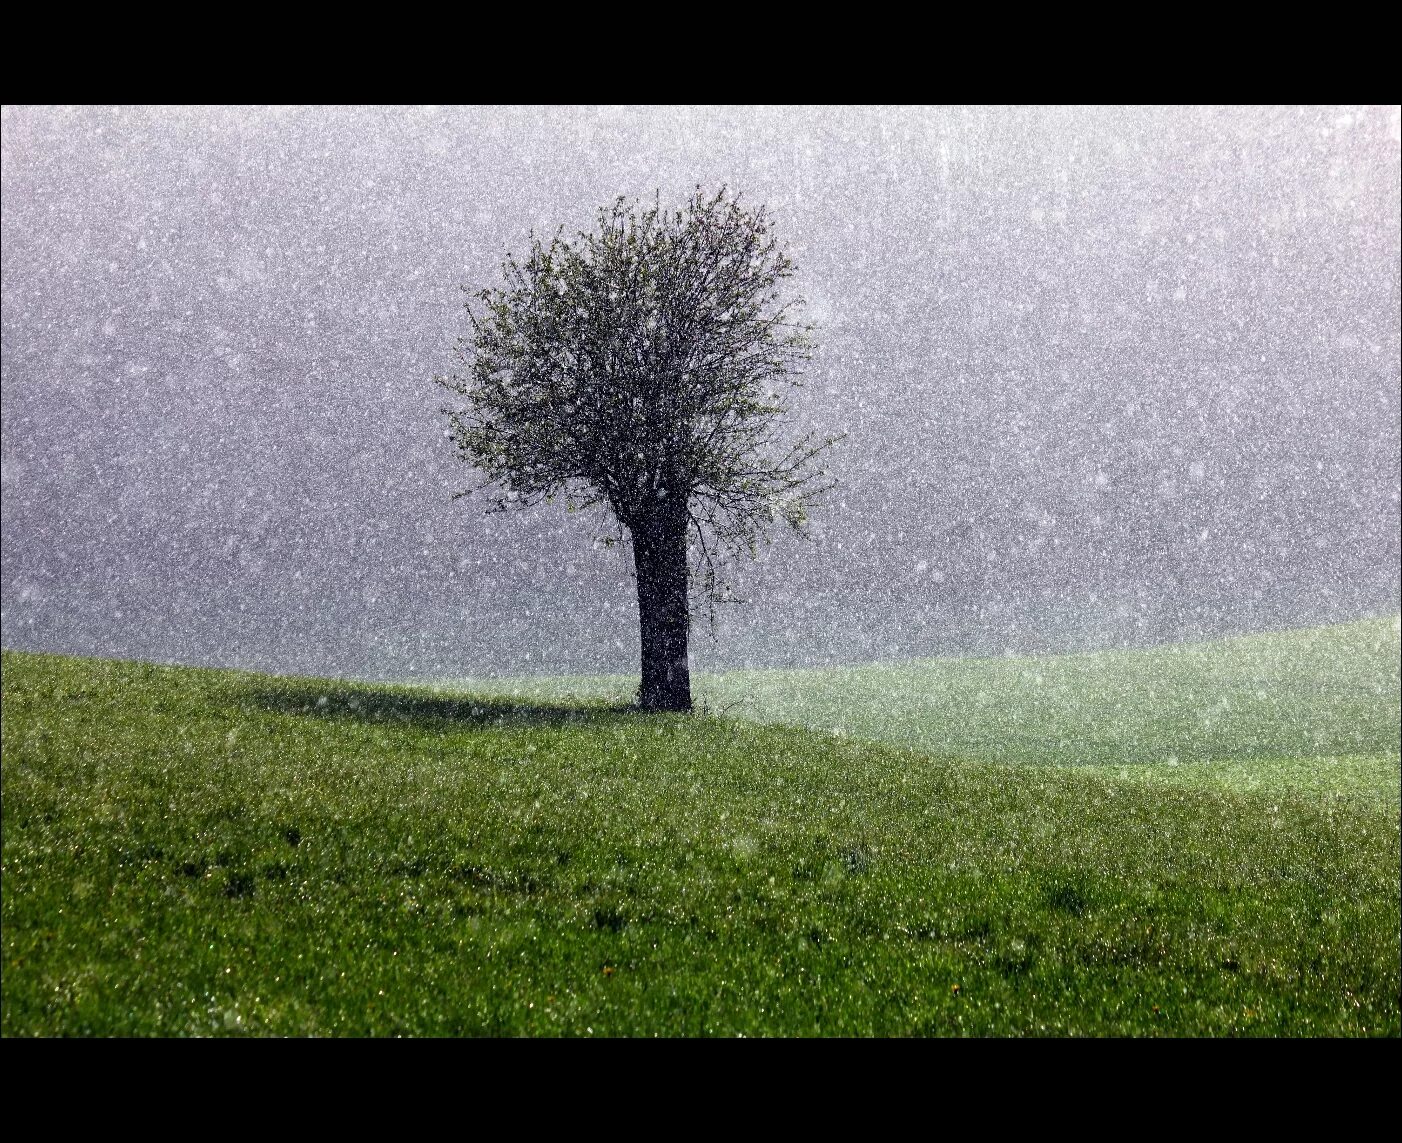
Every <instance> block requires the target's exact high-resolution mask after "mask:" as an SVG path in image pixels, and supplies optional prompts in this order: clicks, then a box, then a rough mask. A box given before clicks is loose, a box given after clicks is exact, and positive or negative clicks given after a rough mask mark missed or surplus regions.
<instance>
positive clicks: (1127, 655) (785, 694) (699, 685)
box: [441, 617, 1402, 809]
mask: <svg viewBox="0 0 1402 1143" xmlns="http://www.w3.org/2000/svg"><path fill="white" fill-rule="evenodd" d="M1398 632H1399V625H1398V619H1397V617H1389V618H1384V619H1369V620H1363V621H1360V622H1356V623H1346V624H1340V625H1338V626H1334V627H1321V628H1314V629H1309V630H1301V631H1285V632H1275V633H1271V634H1265V635H1247V636H1242V637H1238V638H1234V639H1224V640H1220V641H1217V642H1213V643H1200V644H1173V645H1170V646H1166V647H1160V648H1155V649H1152V650H1147V651H1109V652H1096V653H1093V654H1081V655H1060V656H1043V657H1036V658H1001V659H925V660H917V661H914V662H909V663H898V664H876V665H871V666H861V667H841V668H831V669H819V670H775V671H732V672H728V673H726V674H721V675H711V676H701V677H700V678H699V679H698V680H697V682H696V685H695V688H694V690H695V693H696V696H697V699H698V702H700V703H701V704H703V705H704V706H705V708H706V709H709V710H712V711H717V712H723V713H724V714H725V715H726V716H727V717H731V718H741V719H747V720H751V721H755V722H761V723H766V724H790V725H794V726H805V727H809V728H811V729H814V730H819V731H823V732H827V733H830V734H835V735H838V736H846V737H854V738H864V739H869V740H872V741H878V742H887V743H890V744H892V745H896V746H907V747H911V748H913V749H916V750H919V751H921V752H922V753H926V754H930V755H934V756H936V757H940V758H949V759H971V760H972V759H977V760H982V761H999V762H1012V763H1019V764H1024V765H1025V764H1035V765H1055V766H1088V767H1092V768H1105V769H1106V771H1107V772H1113V773H1115V774H1118V775H1120V776H1122V777H1126V778H1129V777H1133V778H1135V779H1136V780H1143V781H1149V782H1153V783H1155V784H1159V785H1162V784H1165V783H1172V784H1182V785H1191V786H1198V787H1207V788H1220V787H1226V788H1236V789H1242V790H1256V791H1262V790H1270V789H1276V790H1280V791H1282V792H1291V791H1293V792H1301V791H1305V790H1312V791H1314V792H1316V793H1319V794H1323V795H1326V796H1338V795H1343V796H1348V797H1356V798H1363V799H1365V800H1370V801H1375V802H1376V801H1381V802H1383V803H1385V804H1387V805H1390V806H1391V807H1393V808H1394V809H1396V808H1397V807H1398V804H1399V773H1402V771H1399V767H1398V738H1399V733H1402V731H1400V729H1399V701H1398V692H1399V686H1402V680H1400V679H1399V634H1398ZM636 687H637V680H636V677H634V678H628V677H623V676H593V677H580V676H573V677H570V676H565V677H560V678H528V679H504V680H503V679H483V680H469V681H466V682H462V683H455V684H444V685H443V686H442V688H441V689H443V690H445V691H450V692H451V691H453V690H459V689H467V688H470V689H472V690H475V691H477V692H479V693H487V694H498V695H507V696H514V697H516V698H518V699H530V700H553V699H559V698H562V697H574V698H594V699H603V700H609V701H624V700H626V699H628V698H631V697H632V694H633V692H634V691H635V690H636Z"/></svg>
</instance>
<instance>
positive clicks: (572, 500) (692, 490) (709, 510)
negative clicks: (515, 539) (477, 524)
mask: <svg viewBox="0 0 1402 1143" xmlns="http://www.w3.org/2000/svg"><path fill="white" fill-rule="evenodd" d="M562 235H563V228H561V229H560V230H559V231H557V232H556V234H555V236H554V237H553V238H552V239H551V240H550V241H549V242H548V243H546V242H543V241H542V240H541V239H540V238H538V237H536V236H535V234H534V233H533V234H532V235H531V238H530V250H529V254H528V256H527V257H526V258H525V259H524V260H523V261H518V260H517V259H516V258H515V257H514V256H512V255H508V256H507V258H506V260H505V262H504V263H503V264H502V273H503V277H504V279H505V283H504V285H502V286H499V287H496V288H490V289H482V290H479V291H476V292H475V293H474V294H473V295H472V297H473V299H474V300H475V302H476V303H478V304H477V305H474V301H473V300H469V302H468V303H467V305H466V306H465V308H466V310H467V314H468V319H469V321H470V324H471V330H470V334H468V335H464V336H463V337H461V338H459V339H458V346H457V352H458V357H459V360H460V362H461V363H462V365H463V366H464V367H465V368H464V372H465V376H458V375H456V374H454V375H451V376H448V377H439V378H436V379H435V380H437V381H438V383H439V384H440V385H442V386H444V387H445V388H447V389H448V390H450V391H451V392H453V393H456V394H458V395H459V396H460V397H463V398H465V399H466V407H465V408H463V407H459V408H446V409H444V410H443V412H444V413H445V414H446V415H447V416H448V418H449V424H450V436H451V438H452V439H453V441H454V442H455V444H456V446H457V450H458V454H459V456H460V458H461V459H463V460H465V461H467V462H469V463H471V464H473V465H474V466H476V467H477V468H479V469H480V470H481V471H482V472H483V473H484V474H485V477H486V480H485V482H484V483H483V484H482V485H481V486H479V488H478V489H470V490H469V492H471V491H482V490H492V491H494V494H495V495H494V503H493V506H492V509H491V510H492V511H504V510H507V509H509V508H526V507H529V506H531V505H533V504H536V503H538V502H540V501H541V500H547V501H549V500H553V499H554V498H555V497H557V496H563V497H564V499H565V502H566V505H567V507H568V508H569V509H570V510H571V511H577V510H579V509H582V508H586V507H589V506H592V505H596V504H603V505H606V506H607V508H608V509H610V510H611V511H612V513H613V516H614V518H615V520H616V521H617V524H618V534H619V535H620V536H621V535H622V532H623V529H626V530H627V532H628V533H629V535H630V537H631V539H632V545H633V560H634V567H635V570H636V574H637V585H638V619H639V628H640V634H641V643H642V684H641V687H640V689H639V703H640V705H641V706H642V707H643V708H644V709H648V710H690V709H691V676H690V671H689V668H688V659H687V640H688V635H689V631H690V621H691V609H690V595H689V590H690V588H691V587H692V586H699V587H700V589H701V590H702V592H703V594H704V595H705V597H706V599H707V600H708V602H709V603H710V604H712V605H714V603H715V602H717V601H720V600H723V599H725V598H726V596H725V584H724V581H723V579H722V577H721V576H720V574H719V570H720V567H721V564H722V562H723V561H724V559H725V558H727V557H729V556H734V555H737V554H740V553H742V552H747V553H748V554H749V555H750V556H752V557H753V555H754V554H755V549H756V543H757V541H758V540H759V539H761V538H766V539H767V534H768V528H769V525H771V524H772V523H774V522H775V521H779V520H782V521H783V522H785V523H787V524H788V525H790V526H791V527H792V528H793V529H794V530H795V531H796V532H798V533H799V534H800V535H806V532H805V527H804V526H805V523H806V521H807V511H808V508H809V506H810V505H811V504H812V503H813V502H814V500H815V498H816V497H817V495H818V494H819V493H821V492H822V491H824V490H825V489H826V487H830V485H825V484H824V483H823V482H822V479H821V478H822V476H823V473H821V472H820V471H819V470H818V468H817V467H816V466H815V465H814V464H813V463H812V462H813V460H814V458H815V457H816V456H817V455H818V453H820V452H821V451H822V450H823V449H824V448H826V447H827V446H828V445H830V444H832V443H833V441H834V440H835V439H836V438H832V437H826V438H819V437H818V436H817V434H809V435H807V436H805V437H803V438H802V439H800V440H798V441H797V442H796V443H794V444H792V445H790V446H789V447H784V445H783V444H782V443H781V440H780V436H781V428H782V415H783V413H784V412H785V408H784V405H783V402H782V400H781V397H780V393H779V392H778V388H779V387H780V386H782V385H786V384H787V385H797V384H798V383H799V373H800V369H801V367H802V365H803V364H804V363H805V362H806V361H807V360H808V359H809V357H810V355H811V351H812V342H811V338H810V334H811V332H812V330H813V327H812V326H811V325H806V324H803V323H800V322H797V321H795V320H794V319H793V316H792V315H793V311H794V309H795V308H796V307H797V306H800V305H802V302H801V301H800V300H798V299H790V300H785V299H784V298H783V297H782V296H781V289H782V285H783V283H784V282H785V281H786V280H787V279H789V278H791V277H792V276H793V274H794V270H795V267H794V263H793V262H792V260H791V259H790V258H789V257H788V256H787V254H785V252H784V251H783V250H782V249H781V247H780V245H779V243H778V240H777V239H776V238H775V237H774V236H773V235H772V233H771V220H770V217H769V215H768V214H767V213H766V211H765V209H764V208H763V207H760V208H759V209H757V210H753V211H751V210H747V209H745V208H744V207H742V206H741V204H740V200H739V196H738V195H735V196H733V197H731V196H728V195H727V192H726V190H725V188H722V189H721V190H720V191H719V193H717V194H716V195H714V196H713V197H707V196H705V195H703V193H702V192H701V190H700V189H699V188H698V189H697V191H696V193H695V194H694V195H693V196H692V197H691V199H690V200H689V201H688V202H687V204H686V206H685V209H683V210H678V211H675V212H671V213H667V212H664V211H663V210H662V209H661V206H660V194H659V196H658V199H657V201H656V202H655V203H654V205H652V206H651V207H649V208H647V209H641V208H640V207H639V206H638V205H637V204H631V205H630V204H629V202H628V201H627V200H625V199H622V198H620V199H618V200H617V201H616V202H614V204H613V205H612V206H610V207H604V208H601V209H600V211H599V214H598V226H597V228H596V229H595V231H594V232H593V233H584V232H580V233H579V234H578V235H577V236H576V238H575V239H574V240H573V241H566V240H564V239H563V238H562ZM467 494H468V493H459V494H458V495H467Z"/></svg>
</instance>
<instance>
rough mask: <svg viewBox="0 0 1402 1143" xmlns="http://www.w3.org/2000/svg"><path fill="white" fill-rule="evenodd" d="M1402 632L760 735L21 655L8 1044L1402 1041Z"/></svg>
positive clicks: (958, 694)
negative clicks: (368, 1038) (483, 1037)
mask: <svg viewBox="0 0 1402 1143" xmlns="http://www.w3.org/2000/svg"><path fill="white" fill-rule="evenodd" d="M1397 631H1398V628H1397V624H1396V622H1395V621H1394V620H1390V619H1389V620H1383V621H1376V622H1372V623H1367V624H1353V625H1348V626H1346V627H1341V628H1333V629H1326V630H1320V631H1314V632H1297V633H1286V634H1279V635H1270V636H1258V637H1252V638H1250V639H1241V640H1232V641H1228V642H1224V643H1221V644H1211V645H1204V646H1202V647H1198V648H1181V649H1163V650H1157V651H1151V652H1135V653H1122V654H1120V653H1117V654H1109V655H1094V656H1090V655H1087V656H1069V657H1064V658H1057V659H1037V660H998V661H992V662H957V661H956V662H941V661H934V662H924V663H911V664H906V665H900V666H887V667H871V668H859V669H855V670H847V671H842V672H756V673H752V674H747V675H727V676H723V677H721V678H719V679H716V680H712V681H710V682H709V683H708V684H707V685H708V688H709V690H710V696H711V703H712V706H713V707H715V708H718V707H719V706H721V705H722V704H723V703H728V702H731V701H733V700H734V699H738V698H742V697H743V698H744V699H746V700H747V701H746V702H745V703H742V704H738V705H736V706H735V707H734V708H733V709H731V710H730V711H729V714H728V716H727V717H725V718H717V717H704V716H695V717H685V716H671V715H667V716H660V715H659V716H648V715H639V714H636V713H633V712H630V711H627V710H621V709H616V708H611V707H609V706H608V705H607V704H606V703H605V702H603V701H600V700H599V699H597V698H595V699H574V700H569V699H563V698H559V697H551V696H550V692H552V691H553V692H555V693H558V692H559V691H561V690H563V689H573V688H580V687H585V688H587V687H590V686H592V687H593V688H594V690H595V693H596V694H606V693H608V691H609V684H608V683H607V682H602V683H601V682H598V681H595V682H594V683H587V682H586V683H581V682H580V681H578V680H566V681H559V682H556V683H554V684H543V683H532V684H529V685H530V686H531V687H532V688H534V689H536V690H537V691H538V692H539V693H538V694H534V695H525V694H524V693H523V694H520V695H517V696H515V697H510V696H507V697H496V698H491V697H486V696H484V695H480V694H478V695H456V694H446V693H433V692H431V691H429V690H427V689H414V688H408V687H392V686H373V685H352V684H346V683H340V682H330V681H328V682H318V681H316V680H307V679H289V678H272V677H266V676H258V675H252V674H246V673H238V672H222V671H210V670H191V669H180V668H163V667H152V666H146V665H142V664H133V663H118V662H107V661H98V660H82V659H72V658H64V657H60V656H52V655H38V654H26V653H18V652H5V653H4V655H3V660H2V661H0V683H2V684H3V784H4V796H3V826H4V837H3V968H4V975H3V992H2V997H3V1012H2V1014H0V1031H2V1032H3V1034H5V1035H11V1036H18V1035H34V1034H38V1035H55V1034H77V1035H93V1034H117V1035H150V1034H173V1035H223V1034H250V1033H251V1034H290V1035H303V1034H328V1035H394V1034H405V1035H410V1034H412V1035H442V1034H449V1035H461V1034H489V1035H514V1034H532V1035H580V1036H586V1035H596V1036H598V1035H639V1036H651V1035H736V1034H745V1035H765V1034H788V1035H809V1034H821V1035H833V1034H855V1035H871V1034H878V1035H930V1034H933V1035H1107V1034H1109V1035H1116V1034H1118V1035H1260V1034H1276V1035H1282V1034H1283V1035H1346V1036H1360V1035H1366V1036H1374V1035H1382V1036H1397V1035H1399V1032H1402V1017H1400V1015H1399V971H1400V970H1402V949H1399V888H1398V886H1399V877H1400V876H1402V861H1400V860H1399V816H1398V784H1399V764H1398V704H1399V700H1398V686H1397V682H1398V634H1397ZM497 685H498V686H500V685H501V684H497ZM525 686H526V684H520V683H518V684H515V689H517V690H523V689H524V688H525ZM980 696H982V697H980ZM736 716H743V718H744V719H749V720H752V721H744V720H742V718H737V717H736ZM770 722H774V723H804V724H806V727H805V726H796V725H766V723H770ZM812 727H817V728H820V729H811V728H812ZM835 728H836V729H837V730H838V733H834V729H835ZM867 737H870V738H872V739H883V740H884V741H880V742H878V741H866V740H865V739H866V738H867ZM1174 762H1177V763H1178V764H1177V765H1174V764H1173V763H1174Z"/></svg>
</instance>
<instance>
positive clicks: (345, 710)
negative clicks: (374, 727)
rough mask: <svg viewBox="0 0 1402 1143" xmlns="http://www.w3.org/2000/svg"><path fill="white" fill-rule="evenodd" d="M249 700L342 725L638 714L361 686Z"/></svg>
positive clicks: (623, 707) (490, 723)
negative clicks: (335, 721)
mask: <svg viewBox="0 0 1402 1143" xmlns="http://www.w3.org/2000/svg"><path fill="white" fill-rule="evenodd" d="M249 697H250V698H251V700H252V701H253V703H254V704H255V705H257V706H259V707H261V708H262V709H263V710H266V711H272V712H274V713H276V714H291V715H301V716H305V717H308V718H325V719H335V720H339V721H353V722H371V723H389V724H398V725H413V726H415V727H418V728H420V729H430V728H433V729H444V730H446V729H451V728H453V727H494V728H495V727H507V726H571V725H585V724H590V723H598V722H608V721H613V720H617V719H620V718H629V717H633V716H636V715H638V714H639V713H641V712H639V710H638V708H637V707H635V706H633V705H630V704H626V703H613V704H607V703H602V702H593V703H591V702H587V701H582V700H581V701H577V702H566V701H561V702H543V701H534V702H523V701H521V700H519V699H514V698H508V697H503V696H486V695H471V694H464V695H427V694H423V693H415V692H413V691H407V690H404V691H401V690H374V689H372V688H368V687H367V688H364V689H362V688H360V687H354V688H352V687H337V686H321V687H318V686H304V685H292V686H287V687H279V688H276V689H270V688H263V689H260V690H256V691H253V692H252V693H251V694H250V695H249Z"/></svg>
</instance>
